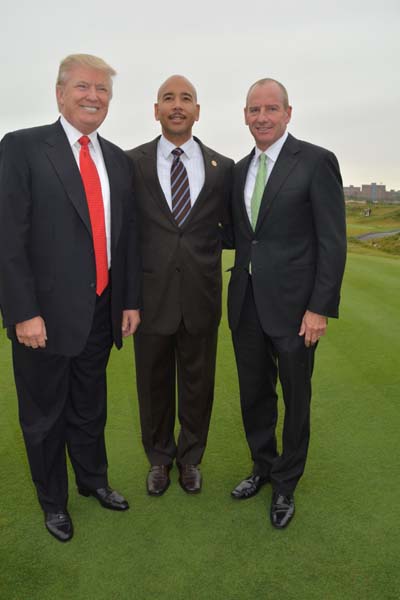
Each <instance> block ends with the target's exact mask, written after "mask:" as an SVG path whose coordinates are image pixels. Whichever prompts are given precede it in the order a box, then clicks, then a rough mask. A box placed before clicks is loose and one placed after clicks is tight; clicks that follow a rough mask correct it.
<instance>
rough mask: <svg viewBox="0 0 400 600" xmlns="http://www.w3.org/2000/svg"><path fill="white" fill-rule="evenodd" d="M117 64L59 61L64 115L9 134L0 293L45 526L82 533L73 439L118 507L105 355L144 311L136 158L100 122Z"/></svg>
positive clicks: (83, 490)
mask: <svg viewBox="0 0 400 600" xmlns="http://www.w3.org/2000/svg"><path fill="white" fill-rule="evenodd" d="M113 75H115V71H114V70H113V69H112V68H111V67H110V66H108V65H107V64H106V63H105V62H104V61H103V60H102V59H99V58H97V57H94V56H91V55H86V54H79V55H71V56H69V57H67V58H66V59H65V60H64V61H62V63H61V65H60V69H59V74H58V80H57V87H56V93H57V102H58V107H59V110H60V113H61V118H60V120H58V121H57V122H56V123H54V124H52V125H45V126H43V127H34V128H32V129H25V130H21V131H16V132H13V133H9V134H7V135H6V136H5V137H4V139H3V140H2V142H1V146H0V304H1V307H2V313H3V319H4V326H5V327H7V328H8V334H9V337H10V338H11V341H12V351H13V364H14V376H15V383H16V387H17V393H18V402H19V416H20V423H21V427H22V431H23V435H24V439H25V444H26V449H27V453H28V459H29V464H30V468H31V473H32V479H33V481H34V483H35V486H36V490H37V494H38V499H39V502H40V505H41V507H42V509H43V511H44V513H45V525H46V527H47V529H48V531H49V532H50V533H51V534H52V535H54V536H55V537H56V538H57V539H58V540H60V541H63V542H65V541H68V540H70V539H71V537H72V535H73V527H72V522H71V518H70V516H69V514H68V512H67V497H68V483H67V465H66V453H65V447H66V446H67V448H68V453H69V457H70V460H71V463H72V466H73V469H74V472H75V477H76V483H77V486H78V490H79V493H80V494H82V495H83V496H90V495H92V496H94V497H95V498H96V499H97V500H98V501H99V502H100V504H101V505H102V506H103V507H105V508H109V509H113V510H126V509H127V508H128V503H127V502H126V500H125V499H124V498H123V497H122V496H121V495H120V494H119V493H118V492H116V491H115V490H113V489H112V488H111V487H109V484H108V478H107V457H106V449H105V441H104V426H105V422H106V366H107V362H108V358H109V354H110V350H111V346H112V343H113V342H114V343H115V344H116V346H117V347H121V345H122V336H127V335H129V334H132V333H133V332H134V331H135V329H136V327H137V325H138V323H139V320H140V319H139V311H138V307H139V281H140V272H139V263H138V248H137V235H136V223H135V214H134V205H133V198H132V168H131V164H130V161H129V160H128V159H127V157H126V156H125V154H124V152H123V151H122V150H121V149H120V148H118V147H117V146H114V144H111V143H110V142H108V141H107V140H105V139H102V138H100V136H98V134H97V129H98V127H99V126H100V125H101V123H102V122H103V120H104V119H105V117H106V115H107V111H108V106H109V102H110V99H111V96H112V76H113Z"/></svg>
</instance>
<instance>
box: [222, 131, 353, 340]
mask: <svg viewBox="0 0 400 600" xmlns="http://www.w3.org/2000/svg"><path fill="white" fill-rule="evenodd" d="M253 154H254V151H253V152H252V153H251V154H250V155H249V156H246V157H245V158H244V159H243V160H241V161H240V162H239V163H238V164H237V165H236V167H235V173H234V185H233V197H232V220H233V228H234V240H235V241H234V244H235V248H236V255H235V264H234V267H233V269H232V273H231V279H230V283H229V292H228V318H229V324H230V327H231V329H233V330H234V329H236V327H237V326H238V323H239V318H240V312H241V308H242V304H243V300H244V296H245V292H246V287H247V282H248V270H249V263H250V261H251V274H252V282H253V289H254V297H255V302H256V306H257V311H258V314H259V318H260V320H261V325H262V328H263V330H264V331H265V332H266V333H268V334H270V335H274V336H281V335H290V334H292V333H294V332H297V331H298V330H299V327H300V323H301V320H302V317H303V314H304V312H305V311H306V310H307V309H309V310H311V311H313V312H316V313H319V314H321V315H326V316H328V317H337V316H338V307H339V298H340V286H341V282H342V277H343V271H344V265H345V257H346V228H345V207H344V197H343V188H342V179H341V175H340V171H339V165H338V162H337V160H336V157H335V156H334V155H333V154H332V153H331V152H329V151H328V150H325V149H324V148H320V147H318V146H314V145H313V144H309V143H306V142H302V141H300V140H297V139H295V138H294V137H293V136H292V135H289V136H288V138H287V140H286V142H285V144H284V145H283V148H282V150H281V152H280V154H279V157H278V160H277V162H276V164H275V166H274V169H273V171H272V173H271V175H270V177H269V179H268V182H267V185H266V187H265V192H264V195H263V198H262V202H261V206H260V212H259V215H258V221H257V224H256V229H255V231H254V230H253V228H252V226H251V224H250V222H249V219H248V216H247V212H246V208H245V203H244V187H245V182H246V175H247V171H248V168H249V164H250V161H251V159H252V157H253Z"/></svg>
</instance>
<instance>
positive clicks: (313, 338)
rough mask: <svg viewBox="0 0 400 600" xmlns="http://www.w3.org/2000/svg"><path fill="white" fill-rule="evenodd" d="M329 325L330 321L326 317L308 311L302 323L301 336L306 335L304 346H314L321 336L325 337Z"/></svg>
mask: <svg viewBox="0 0 400 600" xmlns="http://www.w3.org/2000/svg"><path fill="white" fill-rule="evenodd" d="M327 325H328V319H327V318H326V317H324V316H323V315H318V314H317V313H314V312H311V311H310V310H306V312H305V313H304V317H303V320H302V321H301V327H300V331H299V335H304V344H305V345H306V346H307V348H308V347H309V346H314V344H316V343H317V342H318V340H319V338H320V337H321V335H325V332H326V328H327Z"/></svg>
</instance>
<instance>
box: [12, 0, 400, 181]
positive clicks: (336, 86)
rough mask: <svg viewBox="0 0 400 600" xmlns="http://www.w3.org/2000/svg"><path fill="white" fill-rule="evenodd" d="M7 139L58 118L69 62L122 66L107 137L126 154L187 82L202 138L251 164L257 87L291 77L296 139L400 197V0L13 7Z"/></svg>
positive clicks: (52, 0) (20, 3) (42, 2)
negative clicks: (82, 59)
mask: <svg viewBox="0 0 400 600" xmlns="http://www.w3.org/2000/svg"><path fill="white" fill-rule="evenodd" d="M0 6H1V13H0V48H1V66H2V76H1V79H2V92H1V112H0V137H3V135H4V134H5V133H6V132H7V131H10V130H14V129H21V128H23V127H30V126H34V125H41V124H44V123H50V122H52V121H54V120H55V119H56V118H57V115H58V113H57V108H56V103H55V93H54V84H55V77H56V73H57V70H58V65H59V62H60V60H61V59H62V58H64V57H65V56H66V55H67V54H71V53H75V52H86V53H90V54H96V55H98V56H101V57H102V58H104V59H105V60H106V61H107V62H109V63H110V64H111V65H112V66H113V67H114V68H115V69H116V70H117V72H118V76H117V78H116V80H115V83H114V98H113V100H112V103H111V106H110V111H109V114H108V117H107V119H106V121H105V122H104V124H103V125H102V127H101V129H100V133H101V134H102V135H104V136H105V137H107V138H109V139H110V140H111V141H113V142H115V143H116V144H118V145H120V146H121V147H122V148H124V149H128V148H132V147H134V146H137V145H138V144H141V143H143V142H145V141H148V140H150V139H152V138H153V137H155V136H156V135H157V134H158V133H159V124H158V123H157V122H156V121H155V120H154V116H153V103H154V100H155V96H156V91H157V89H158V87H159V85H160V83H161V82H162V81H163V80H164V79H166V78H167V77H168V76H169V75H171V74H173V73H180V74H183V75H186V76H187V77H188V78H189V79H190V80H191V81H192V82H193V83H194V85H195V87H196V88H197V91H198V96H199V102H200V105H201V114H200V121H199V123H197V124H196V125H195V129H194V133H195V134H196V135H198V137H200V138H201V139H202V141H203V142H204V143H205V144H207V145H209V146H211V147H213V148H215V149H216V150H218V151H219V152H222V153H223V154H226V155H228V156H231V157H232V158H234V159H235V160H238V159H240V158H241V157H242V156H244V155H245V154H247V153H248V152H249V151H250V150H251V148H252V145H253V144H252V142H253V140H252V138H251V136H250V134H249V132H248V130H247V128H246V126H245V125H244V121H243V106H244V98H245V95H246V92H247V89H248V87H249V86H250V84H251V83H253V82H254V81H255V80H257V79H260V78H261V77H273V78H275V79H278V80H280V81H281V82H282V83H284V84H285V85H286V87H287V89H288V92H289V100H290V103H291V104H292V106H293V113H292V121H291V123H290V124H289V131H290V132H291V133H292V134H293V135H295V136H296V137H298V138H300V139H305V140H307V141H310V142H313V143H315V144H319V145H321V146H325V147H327V148H329V149H330V150H332V151H334V152H335V154H336V155H337V157H338V159H339V162H340V165H341V170H342V175H343V180H344V183H345V185H349V184H353V185H360V184H361V183H369V182H371V181H376V182H378V183H379V182H382V183H385V184H386V185H387V188H388V189H391V188H395V189H400V148H399V125H398V120H399V116H398V111H399V106H400V68H399V62H400V60H399V57H400V18H399V17H400V2H399V0H381V1H378V0H377V1H373V0H364V1H357V0H347V1H345V0H336V2H334V1H333V0H331V1H328V2H325V1H323V0H303V1H302V2H300V1H292V0H284V1H283V2H278V1H274V2H271V1H269V0H264V1H263V2H261V1H260V0H250V1H248V0H247V1H246V0H242V1H241V2H237V3H235V1H234V0H232V1H228V0H212V1H211V0H203V1H202V2H190V1H184V0H175V1H174V2H171V1H161V0H149V1H148V2H146V1H143V0H141V1H140V2H137V1H135V0H131V1H129V2H128V1H123V0H109V1H107V2H106V1H105V0H95V1H89V2H87V1H86V2H85V1H82V0H79V1H78V0H67V2H58V1H57V0H36V2H32V1H31V0H13V1H12V0H0Z"/></svg>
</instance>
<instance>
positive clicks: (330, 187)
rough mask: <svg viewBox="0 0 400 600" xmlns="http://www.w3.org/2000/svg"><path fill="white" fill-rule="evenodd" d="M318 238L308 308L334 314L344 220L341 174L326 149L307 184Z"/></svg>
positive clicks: (343, 250) (343, 253) (342, 261)
mask: <svg viewBox="0 0 400 600" xmlns="http://www.w3.org/2000/svg"><path fill="white" fill-rule="evenodd" d="M310 196H311V206H312V213H313V221H314V229H315V235H316V241H317V268H316V274H315V282H314V287H313V291H312V295H311V298H310V301H309V304H308V309H309V310H311V311H313V312H315V313H318V314H321V315H325V316H327V317H337V316H338V312H339V301H340V287H341V284H342V279H343V273H344V267H345V262H346V248H347V241H346V220H345V204H344V196H343V185H342V178H341V175H340V170H339V164H338V161H337V159H336V157H335V155H334V154H332V153H331V152H328V151H326V152H325V153H324V154H323V155H322V157H321V159H320V160H319V162H318V164H317V167H316V169H315V171H314V175H313V179H312V181H311V188H310Z"/></svg>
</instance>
